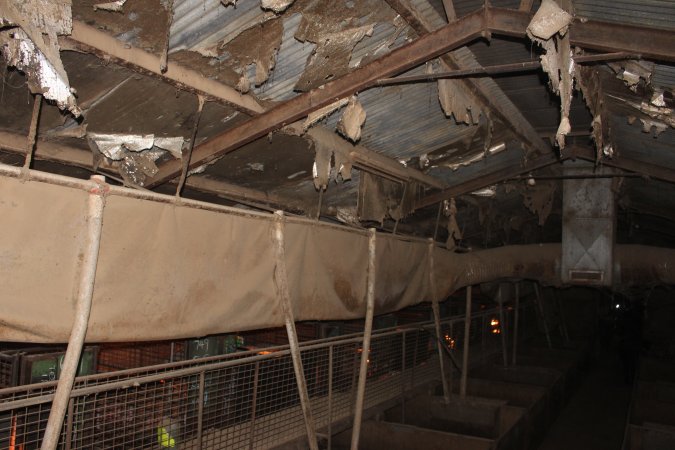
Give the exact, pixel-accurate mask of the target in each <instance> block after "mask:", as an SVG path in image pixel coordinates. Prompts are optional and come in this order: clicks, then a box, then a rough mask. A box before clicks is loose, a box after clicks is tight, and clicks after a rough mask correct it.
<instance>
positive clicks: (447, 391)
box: [429, 240, 452, 404]
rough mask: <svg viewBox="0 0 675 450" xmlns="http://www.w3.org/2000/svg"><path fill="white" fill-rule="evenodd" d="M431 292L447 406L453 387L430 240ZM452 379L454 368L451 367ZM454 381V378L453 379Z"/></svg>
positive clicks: (432, 246) (444, 398) (432, 245)
mask: <svg viewBox="0 0 675 450" xmlns="http://www.w3.org/2000/svg"><path fill="white" fill-rule="evenodd" d="M429 290H430V291H431V309H432V310H433V312H434V326H435V329H436V333H435V334H436V348H437V349H438V360H439V361H438V362H439V364H440V365H441V383H442V384H443V400H444V401H445V403H446V404H448V403H450V397H451V396H452V390H451V386H452V384H450V385H449V381H448V377H446V376H445V358H444V357H443V347H442V346H443V345H445V344H443V338H444V336H443V333H442V331H441V311H440V307H439V305H438V292H437V291H436V277H435V273H434V242H433V241H432V240H429ZM450 377H452V366H451V367H450ZM451 379H452V378H451Z"/></svg>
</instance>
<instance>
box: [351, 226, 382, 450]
mask: <svg viewBox="0 0 675 450" xmlns="http://www.w3.org/2000/svg"><path fill="white" fill-rule="evenodd" d="M368 231H369V235H370V236H369V238H368V286H367V290H366V323H365V329H364V332H363V346H362V347H361V367H360V368H359V385H358V389H357V391H356V407H355V411H354V427H353V429H352V445H351V449H352V450H357V449H358V448H359V435H360V433H361V418H362V417H363V403H364V399H365V394H366V378H367V376H368V354H369V353H370V338H371V335H372V332H373V315H374V314H375V270H376V269H375V239H376V236H377V235H376V233H375V228H371V229H370V230H368Z"/></svg>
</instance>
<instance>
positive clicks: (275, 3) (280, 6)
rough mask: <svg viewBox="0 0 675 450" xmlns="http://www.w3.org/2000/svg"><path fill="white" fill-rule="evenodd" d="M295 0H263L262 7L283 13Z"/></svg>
mask: <svg viewBox="0 0 675 450" xmlns="http://www.w3.org/2000/svg"><path fill="white" fill-rule="evenodd" d="M230 1H233V0H230ZM294 1H295V0H262V1H261V3H260V7H261V8H262V9H265V10H271V11H274V12H275V13H276V14H281V13H282V12H284V11H285V10H286V8H288V7H289V6H291V5H292V4H293V2H294Z"/></svg>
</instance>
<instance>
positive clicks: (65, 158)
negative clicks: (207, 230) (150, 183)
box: [0, 131, 304, 212]
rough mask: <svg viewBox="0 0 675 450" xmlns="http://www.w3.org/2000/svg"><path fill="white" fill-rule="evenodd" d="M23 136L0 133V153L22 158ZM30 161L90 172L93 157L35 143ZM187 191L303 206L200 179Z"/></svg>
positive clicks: (111, 170) (292, 207)
mask: <svg viewBox="0 0 675 450" xmlns="http://www.w3.org/2000/svg"><path fill="white" fill-rule="evenodd" d="M26 139H27V138H26V136H22V135H20V134H14V133H8V132H5V131H0V150H4V151H6V152H9V153H15V154H19V155H25V154H26V142H27V140H26ZM34 158H35V159H37V160H42V161H50V162H55V163H58V164H64V165H67V166H73V167H80V168H82V169H86V170H93V163H94V161H93V155H92V153H91V151H89V150H82V149H79V148H75V147H71V146H68V145H64V144H59V143H57V142H52V141H43V140H38V141H37V143H36V145H35V153H34ZM100 169H101V170H100V172H102V173H103V174H104V175H108V174H113V175H116V169H114V168H113V167H110V166H102V167H100ZM186 185H187V187H189V188H191V189H194V190H197V191H200V192H204V193H206V194H211V195H215V196H218V197H221V198H224V199H227V200H230V201H235V202H239V203H243V204H252V205H256V206H269V207H270V208H271V209H273V208H280V207H281V208H284V209H286V210H289V211H300V212H301V211H303V210H304V206H303V205H302V204H301V202H299V201H298V200H296V199H289V198H283V197H280V196H277V195H274V194H270V193H267V192H263V191H259V190H256V189H251V188H246V187H242V186H237V185H235V184H232V183H227V182H224V181H221V180H216V179H213V178H209V177H207V176H204V175H193V176H191V177H189V178H188V179H187V182H186Z"/></svg>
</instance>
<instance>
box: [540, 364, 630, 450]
mask: <svg viewBox="0 0 675 450" xmlns="http://www.w3.org/2000/svg"><path fill="white" fill-rule="evenodd" d="M630 395H631V388H630V386H628V385H627V384H625V383H624V377H623V371H622V368H621V364H620V361H619V358H618V355H617V354H616V353H610V354H608V355H606V356H605V357H604V358H602V359H599V360H598V361H596V362H595V363H594V365H593V367H592V368H591V371H590V373H589V374H588V376H587V378H586V379H585V380H584V382H583V384H582V385H581V386H580V387H579V390H578V391H577V392H576V394H575V395H574V397H572V399H571V401H570V402H569V404H568V405H567V407H566V408H565V409H564V410H563V411H562V413H561V414H560V416H559V417H558V420H556V422H555V423H554V424H553V426H552V427H551V429H550V430H549V432H548V434H547V435H546V438H545V439H544V442H543V443H542V445H541V446H540V447H539V450H619V449H620V448H621V444H622V442H623V433H624V427H625V424H626V414H627V413H628V405H629V402H630Z"/></svg>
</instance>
